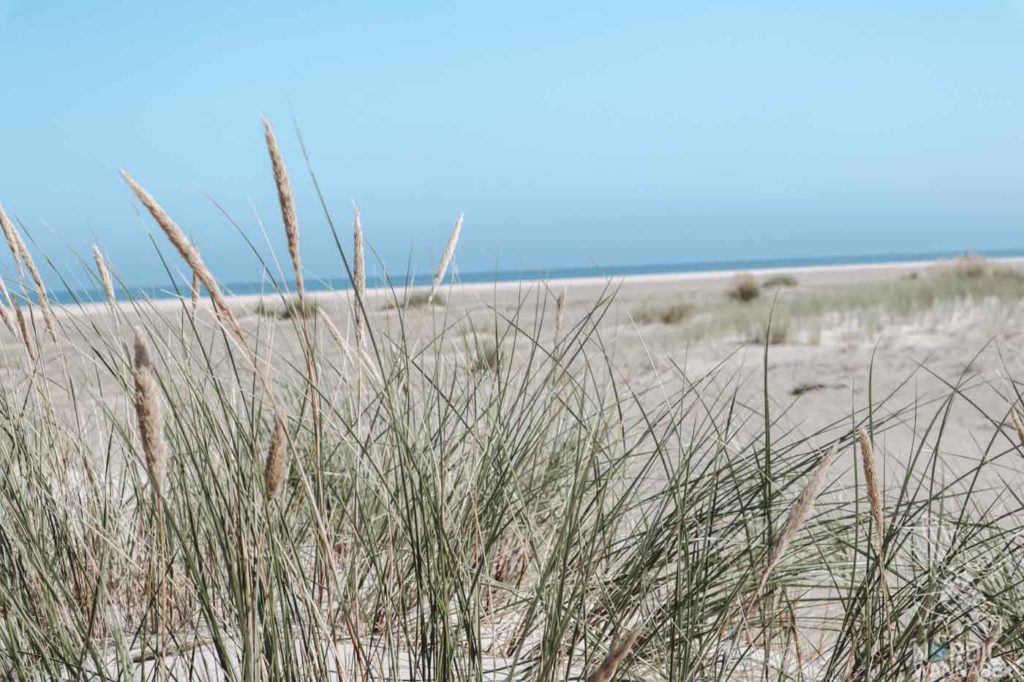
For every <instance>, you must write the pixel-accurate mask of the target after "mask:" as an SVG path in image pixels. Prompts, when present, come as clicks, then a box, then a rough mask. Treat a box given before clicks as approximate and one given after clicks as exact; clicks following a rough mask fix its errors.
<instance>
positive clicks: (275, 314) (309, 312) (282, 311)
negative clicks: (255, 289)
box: [254, 301, 320, 320]
mask: <svg viewBox="0 0 1024 682" xmlns="http://www.w3.org/2000/svg"><path fill="white" fill-rule="evenodd" d="M254 312H255V313H256V314H257V315H259V316H260V317H269V318H271V319H275V320H292V319H296V318H298V319H306V320H308V319H312V318H314V317H316V315H317V313H318V312H320V306H318V305H317V304H316V303H314V302H312V301H305V302H304V303H299V302H298V301H286V302H285V303H284V305H282V306H274V305H270V304H269V303H265V302H263V301H260V302H259V303H258V304H256V308H255V311H254Z"/></svg>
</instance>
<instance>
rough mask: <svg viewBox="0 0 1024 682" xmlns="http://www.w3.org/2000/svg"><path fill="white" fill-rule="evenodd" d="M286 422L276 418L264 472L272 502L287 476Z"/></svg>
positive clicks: (268, 495)
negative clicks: (285, 461) (285, 457)
mask: <svg viewBox="0 0 1024 682" xmlns="http://www.w3.org/2000/svg"><path fill="white" fill-rule="evenodd" d="M287 435H288V434H287V431H286V430H285V425H284V420H283V419H282V418H281V417H280V416H277V417H274V432H273V434H271V436H270V449H269V450H268V451H267V462H266V467H265V468H264V470H263V482H264V483H265V484H266V486H267V500H268V501H269V500H272V499H274V497H275V496H276V495H277V492H278V490H280V488H281V483H282V482H284V475H285V463H284V454H285V452H284V451H285V447H284V446H285V442H286V440H287Z"/></svg>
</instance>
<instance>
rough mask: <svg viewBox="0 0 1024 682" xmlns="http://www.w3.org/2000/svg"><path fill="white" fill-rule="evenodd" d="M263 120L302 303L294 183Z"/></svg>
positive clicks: (279, 150) (270, 131) (300, 261)
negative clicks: (289, 177) (293, 192)
mask: <svg viewBox="0 0 1024 682" xmlns="http://www.w3.org/2000/svg"><path fill="white" fill-rule="evenodd" d="M261 118H262V119H263V134H264V136H265V137H266V138H267V151H268V152H269V153H270V165H271V166H272V167H273V169H274V183H275V184H276V185H277V200H278V202H279V203H280V204H281V219H282V220H283V222H284V233H285V236H286V237H287V239H288V253H289V254H290V255H291V257H292V267H293V268H294V269H295V290H296V292H297V293H298V295H299V300H300V301H301V300H302V298H303V296H305V293H306V288H305V285H304V284H303V281H302V259H301V258H300V256H299V219H298V216H297V215H296V213H295V197H294V195H293V194H292V183H291V181H290V180H289V179H288V169H287V168H286V167H285V165H284V156H282V155H281V148H280V147H279V146H278V145H277V138H276V137H274V131H273V129H271V127H270V121H268V120H267V117H266V116H263V117H261Z"/></svg>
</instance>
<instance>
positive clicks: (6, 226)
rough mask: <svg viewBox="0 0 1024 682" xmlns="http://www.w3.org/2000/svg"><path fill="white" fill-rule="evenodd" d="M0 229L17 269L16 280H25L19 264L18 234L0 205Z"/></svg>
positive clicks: (22, 269) (22, 268)
mask: <svg viewBox="0 0 1024 682" xmlns="http://www.w3.org/2000/svg"><path fill="white" fill-rule="evenodd" d="M0 228H3V231H4V239H6V241H7V248H9V249H10V250H11V258H13V259H14V266H15V267H16V268H17V269H18V279H19V280H22V279H24V278H25V269H24V267H23V266H22V264H21V254H20V250H19V248H18V233H17V232H16V231H15V230H14V223H12V222H11V220H10V219H9V218H8V217H7V213H6V212H4V207H3V205H0Z"/></svg>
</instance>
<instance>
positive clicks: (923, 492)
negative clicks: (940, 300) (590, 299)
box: [0, 154, 1024, 680]
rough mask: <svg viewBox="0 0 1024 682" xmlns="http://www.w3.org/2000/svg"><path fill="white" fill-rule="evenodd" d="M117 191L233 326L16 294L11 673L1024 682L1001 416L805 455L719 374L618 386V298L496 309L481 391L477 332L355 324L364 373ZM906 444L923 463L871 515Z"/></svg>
mask: <svg viewBox="0 0 1024 682" xmlns="http://www.w3.org/2000/svg"><path fill="white" fill-rule="evenodd" d="M272 159H273V154H272ZM273 164H274V162H273V161H272V165H273ZM281 164H282V166H281V167H282V168H283V161H282V162H281ZM129 183H130V184H131V186H132V189H133V190H134V191H135V193H136V195H137V196H138V197H139V199H140V201H142V202H143V205H144V206H145V207H146V208H147V210H148V211H149V212H150V214H151V215H152V217H153V218H154V219H155V220H156V221H157V222H158V224H159V225H160V227H161V228H162V230H163V231H164V232H165V233H166V235H167V237H168V238H169V240H170V241H171V243H172V246H173V247H174V248H175V249H176V250H177V251H178V252H179V253H180V255H181V256H182V257H183V259H184V261H185V264H186V266H187V267H188V269H189V270H191V271H192V272H193V273H194V274H195V275H196V277H197V279H198V280H199V282H201V284H202V286H203V288H204V289H206V291H207V293H208V294H209V295H210V297H211V299H212V302H213V304H214V311H213V314H211V313H210V311H209V310H205V309H204V308H203V307H195V306H194V305H193V304H192V303H191V301H190V300H189V298H188V296H186V298H184V299H183V300H182V301H180V305H179V306H178V307H174V306H168V305H166V304H161V303H158V302H154V301H148V300H132V301H126V302H122V303H118V304H117V305H110V306H104V311H109V312H104V313H103V314H102V315H100V314H94V313H87V312H84V311H79V310H78V309H77V308H76V307H74V306H69V307H67V308H66V309H63V310H55V312H56V313H58V317H59V322H60V324H59V325H57V327H56V332H57V339H56V341H53V340H52V339H49V338H44V335H45V330H46V321H45V319H42V320H38V322H37V318H36V317H33V315H32V312H33V310H35V307H36V305H37V303H36V302H35V301H34V300H33V299H32V297H30V296H27V295H24V294H25V292H24V290H23V289H21V290H20V291H19V290H15V291H14V292H13V293H12V294H11V295H10V296H9V297H5V298H7V299H8V301H9V302H10V310H22V311H23V313H24V314H23V315H22V317H21V318H19V319H21V320H22V322H23V324H24V328H23V331H22V329H21V328H19V327H18V325H13V326H14V327H15V330H16V331H17V336H14V335H13V333H12V332H11V331H10V330H8V331H6V332H3V333H5V334H12V335H11V338H10V339H8V340H9V341H10V342H11V343H12V344H17V343H21V344H31V345H26V347H27V348H33V349H34V348H36V347H37V346H38V347H39V352H38V353H37V352H32V354H31V356H30V357H21V355H23V354H21V355H19V357H17V358H13V357H12V362H11V363H10V364H8V365H6V366H5V367H4V368H3V370H2V371H3V372H4V373H5V380H4V381H3V382H2V383H0V676H2V677H3V678H4V679H15V680H50V679H65V680H120V679H140V678H143V677H147V678H161V679H189V678H198V679H211V680H212V679H229V680H264V679H267V680H270V679H274V680H278V679H346V680H355V679H359V680H362V679H367V680H385V679H418V680H484V679H487V680H492V679H493V680H520V679H523V680H525V679H529V680H563V679H579V680H583V679H591V680H609V679H619V680H640V679H643V680H725V679H755V678H756V679H766V678H767V679H773V680H774V679H779V680H811V679H822V680H826V679H828V680H831V679H849V680H861V679H873V680H890V679H891V680H896V679H898V680H919V679H928V678H933V679H964V678H965V677H967V676H975V677H977V678H979V679H983V678H984V676H986V675H991V674H994V673H995V672H1000V674H1005V675H1009V676H1011V677H1013V676H1017V677H1019V676H1020V674H1021V673H1020V670H1019V668H1018V667H1017V663H1016V661H1017V660H1019V658H1020V656H1021V654H1022V653H1024V652H1022V646H1024V640H1022V626H1021V624H1022V622H1024V563H1022V562H1021V561H1020V556H1021V554H1022V551H1024V547H1022V546H1021V545H1022V541H1021V539H1020V526H1021V522H1020V520H1021V518H1022V517H1021V512H1022V505H1024V500H1022V498H1021V497H1020V496H1019V495H1017V494H1015V493H1014V491H1013V490H1012V489H1010V490H1007V491H1004V494H1003V495H1002V496H1001V497H998V498H993V497H991V496H986V491H985V490H983V489H982V488H981V487H980V486H978V485H977V484H976V481H977V480H979V478H980V477H983V476H985V475H987V474H988V473H989V472H990V471H992V468H993V467H1006V466H1018V467H1019V462H1020V458H1021V452H1022V450H1021V447H1022V445H1021V444H1020V442H1019V441H1018V438H1017V436H1016V434H1015V433H1014V432H1013V431H1012V429H1013V428H1014V424H1016V423H1017V422H1019V418H1018V417H1016V411H1017V410H1019V409H1020V405H1019V404H1018V403H1019V402H1020V401H1019V400H1018V399H1016V398H1015V397H1014V396H1013V394H1009V395H1006V396H1004V397H1005V402H1006V409H1005V411H1004V412H1002V413H1001V414H996V415H991V416H988V417H986V419H985V420H984V426H979V427H978V428H979V429H987V430H988V433H987V436H986V438H987V439H988V440H985V439H982V438H978V439H977V442H978V443H979V445H978V446H977V448H978V451H977V457H976V458H975V459H974V460H973V461H972V462H969V463H966V464H964V463H962V462H961V463H960V464H961V467H960V468H959V469H957V470H956V471H955V472H951V471H949V470H946V469H944V468H943V466H942V462H941V456H940V453H941V450H942V448H941V443H942V432H943V425H944V420H945V419H946V418H947V415H948V411H947V409H946V403H945V402H943V401H941V400H940V401H939V402H933V403H924V404H923V405H921V406H919V407H921V408H922V409H932V410H933V412H934V415H935V417H934V420H933V421H932V422H931V423H922V424H917V425H908V424H912V422H910V420H907V419H906V417H907V413H906V412H905V411H904V410H903V409H902V408H901V407H899V406H898V405H893V404H890V401H888V400H886V399H884V398H883V399H878V400H875V401H874V402H873V403H872V404H870V405H866V406H864V407H862V408H859V409H856V410H851V413H850V414H849V415H848V416H847V418H846V419H844V420H842V421H841V422H839V423H836V424H834V425H832V426H831V427H829V428H825V429H823V430H821V431H818V432H815V433H800V434H797V433H792V432H783V433H779V432H774V431H772V429H775V428H776V427H775V426H774V422H773V421H772V419H771V418H770V417H769V415H765V414H761V413H760V412H759V410H758V408H756V407H752V406H749V405H744V404H742V403H741V402H740V401H737V400H735V397H736V395H737V394H736V389H735V387H733V386H730V379H729V377H728V376H727V375H725V374H724V373H722V374H720V375H714V376H706V377H689V376H684V375H682V374H680V376H679V377H677V378H678V379H680V380H679V381H676V382H674V383H671V384H666V386H665V388H664V390H662V391H658V392H657V393H654V392H647V391H633V390H630V389H631V388H632V387H631V386H629V385H628V384H627V383H625V382H624V381H623V380H621V379H618V378H617V373H616V372H615V371H614V368H615V357H614V356H613V355H610V354H609V353H610V352H611V351H608V350H606V349H607V346H606V345H604V344H603V342H602V339H601V337H600V332H599V323H600V321H601V319H602V317H603V316H604V314H605V313H606V311H607V307H608V306H609V305H611V304H612V303H611V300H610V299H608V298H605V299H603V300H601V301H600V302H598V303H594V304H593V305H592V306H591V307H590V308H589V309H587V308H586V307H585V305H586V304H585V302H584V301H574V304H573V314H572V316H571V320H570V319H568V317H567V316H566V317H563V313H564V309H565V303H564V297H560V298H561V302H558V303H556V310H555V315H554V316H552V315H551V314H550V312H549V313H548V314H547V315H544V310H543V303H536V301H543V300H544V299H543V297H540V298H537V299H536V301H535V302H531V300H530V299H529V298H528V297H527V296H524V298H523V299H522V300H521V301H520V302H519V304H518V305H517V306H514V309H511V310H510V309H507V308H502V311H501V312H500V313H498V312H495V316H494V317H495V319H494V325H493V327H492V329H491V330H490V331H489V332H483V331H481V334H488V335H489V334H491V333H493V338H492V339H491V340H490V341H491V342H493V344H494V346H493V347H494V348H496V349H497V348H500V349H501V350H502V354H501V356H500V361H498V362H496V363H495V364H494V366H493V368H488V371H478V370H477V368H476V367H475V366H474V365H475V364H476V363H475V361H474V359H473V357H472V355H470V356H469V357H467V354H466V353H465V348H466V340H465V339H464V338H461V337H459V336H458V334H457V333H456V331H455V330H457V329H458V328H459V325H458V322H459V321H458V320H452V319H449V318H450V317H455V316H458V315H459V313H458V312H457V308H456V307H455V306H446V307H434V308H427V309H419V310H413V309H411V308H407V307H405V306H400V307H397V308H395V309H393V310H387V311H385V310H381V307H382V306H381V305H380V304H379V301H378V303H377V304H376V305H364V306H363V308H362V309H363V310H364V312H366V315H365V319H364V320H363V322H364V323H365V327H364V328H363V331H362V333H363V334H364V335H365V336H364V341H365V344H364V347H363V348H360V347H359V346H356V345H355V344H354V343H352V341H351V338H350V337H351V335H352V334H354V331H355V330H354V327H352V326H351V311H352V309H351V307H350V306H348V305H347V304H346V305H345V306H344V307H342V308H330V307H327V306H325V307H324V308H322V309H321V310H320V311H319V312H318V314H317V315H316V317H314V318H305V317H290V318H288V319H279V318H277V317H265V316H259V315H249V316H244V317H243V316H241V315H240V313H241V312H242V311H243V309H242V308H241V307H239V305H237V304H236V303H235V302H233V301H232V300H231V299H229V298H228V297H227V296H226V295H224V294H223V289H222V288H221V286H220V285H219V283H218V282H217V281H216V279H215V275H214V273H213V272H211V271H210V270H209V268H207V267H206V265H205V263H204V262H203V260H202V258H201V256H200V254H199V250H198V249H197V248H196V246H195V245H193V244H191V243H190V242H189V241H188V240H187V239H185V237H184V233H183V232H182V231H181V230H180V228H178V227H177V225H176V224H175V223H173V221H172V220H171V219H170V218H169V216H168V215H167V214H166V213H165V212H164V211H163V209H162V208H160V206H159V204H157V203H156V201H155V199H153V198H152V197H151V196H149V195H148V194H147V193H146V192H145V190H143V189H142V188H141V187H140V186H139V185H137V184H136V183H134V181H132V180H131V179H130V178H129ZM280 184H281V183H280V178H278V185H279V186H280ZM286 212H287V210H286ZM328 217H330V216H328ZM467 234H468V233H467ZM361 237H362V233H361V226H360V241H361ZM366 237H367V239H368V240H372V238H373V231H372V225H370V224H368V225H367V232H366ZM453 237H457V230H456V231H455V234H454V235H453ZM337 241H338V243H339V244H340V243H341V240H340V239H338V240H337ZM452 241H453V247H452V248H454V238H453V240H452ZM296 245H297V242H296ZM447 250H448V249H446V251H447ZM296 253H297V251H296ZM351 255H352V254H345V257H346V258H348V257H349V256H351ZM443 260H449V261H450V254H449V257H448V258H447V259H443ZM112 265H113V264H112ZM254 267H266V264H265V263H262V262H254ZM266 272H268V273H269V268H267V269H266ZM296 272H297V273H298V272H299V270H297V271H296ZM90 276H91V277H92V278H93V279H94V281H96V282H98V283H102V280H103V279H104V276H103V274H102V272H91V273H90ZM270 279H271V280H272V282H273V286H274V288H275V291H274V292H273V293H274V294H275V295H277V296H279V297H280V298H281V300H282V301H289V300H290V298H289V297H290V296H291V293H290V291H289V290H288V289H287V288H286V287H285V286H284V285H283V284H281V283H278V282H276V280H273V278H270ZM442 280H443V273H442ZM973 281H975V280H972V282H973ZM978 281H981V280H980V279H979V280H978ZM21 286H22V283H21V282H19V283H17V285H15V287H16V288H19V289H20V287H21ZM972 286H973V285H972ZM192 288H193V290H198V286H193V287H192ZM454 295H455V294H450V297H452V296H454ZM361 296H362V294H361ZM365 296H366V297H367V298H368V299H370V300H378V299H375V298H374V296H376V294H375V293H373V292H367V293H365ZM388 296H389V297H390V299H391V300H395V301H397V300H401V294H399V293H397V292H389V293H388ZM36 300H38V299H36ZM344 300H345V301H348V300H349V299H347V298H346V299H344ZM380 300H383V299H380ZM8 301H5V303H7V302H8ZM756 305H757V304H751V305H749V306H747V310H748V311H754V310H757V307H756ZM339 310H341V312H340V313H338V311H339ZM495 310H496V311H497V308H495ZM235 311H237V312H238V313H239V314H238V315H236V312H235ZM750 314H752V313H750ZM103 315H107V316H106V317H104V316H103ZM335 315H337V318H336V319H332V318H333V317H335ZM431 316H432V317H431ZM424 317H426V318H428V319H436V320H441V321H438V322H436V324H435V326H432V327H430V328H429V332H428V333H415V331H414V330H416V329H423V325H422V322H423V318H424ZM545 320H546V322H545ZM534 322H536V324H534ZM552 323H557V324H559V325H562V326H561V328H560V329H559V332H558V334H553V333H552V332H553V331H554V330H553V328H549V327H547V326H546V325H550V324H552ZM321 324H322V327H321V326H320V325H321ZM37 325H38V326H39V328H38V329H37V328H36V326H37ZM417 325H419V326H418V327H417ZM428 326H429V325H428ZM134 328H137V329H138V339H139V340H140V342H141V345H139V344H136V343H135V342H134V341H133V338H132V337H131V336H130V334H131V330H133V329H134ZM0 331H2V330H0ZM288 339H291V342H289V341H288ZM143 340H144V341H143ZM307 341H308V343H307ZM289 343H290V345H289ZM356 353H358V354H359V355H355V354H356ZM13 360H16V362H14V361H13ZM70 367H77V368H81V369H80V371H77V372H76V371H70V370H67V368H70ZM357 367H358V368H362V370H363V371H359V372H357V371H356V368H357ZM678 371H679V372H680V373H681V372H682V370H678ZM83 372H84V373H87V375H88V380H86V381H83V380H81V379H80V377H81V374H82V373H83ZM357 383H358V385H359V387H360V389H359V391H357ZM960 391H961V389H960V388H959V387H958V386H951V387H950V389H949V396H947V397H948V398H949V399H951V400H952V399H958V398H959V397H960ZM357 394H359V395H360V398H359V399H356V396H357ZM804 399H807V400H811V399H814V394H809V395H808V396H805V398H804ZM314 414H316V415H318V416H317V417H316V418H314V416H313V415H314ZM862 428H863V429H866V431H865V432H864V436H861V440H860V441H858V436H859V434H861V431H860V429H862ZM897 428H914V429H917V430H918V431H916V432H915V434H916V435H917V436H919V439H918V440H916V441H915V442H920V443H922V445H921V446H920V447H919V448H918V449H916V450H915V452H914V453H912V456H910V457H909V458H907V460H906V461H905V462H904V467H903V469H902V470H900V472H899V473H898V476H897V480H896V484H895V485H893V484H888V486H887V488H886V489H885V490H884V491H883V490H881V485H882V483H881V482H880V480H879V478H880V476H876V479H875V481H876V482H875V484H870V483H869V485H868V487H867V489H865V486H864V484H863V482H861V481H859V480H858V479H857V476H856V475H855V464H856V462H857V460H858V455H860V456H861V458H862V459H863V458H864V457H866V456H867V455H865V450H864V448H865V444H864V440H863V438H864V437H865V436H866V435H867V434H868V433H870V436H871V438H873V439H874V440H875V442H876V443H877V442H879V439H880V438H881V436H882V435H884V434H885V433H886V431H887V430H888V429H897ZM1004 428H1005V429H1006V430H1007V432H1006V433H1003V431H1002V429H1004ZM1018 428H1019V427H1018ZM766 429H768V430H769V433H767V434H766V433H765V430H766ZM766 435H767V436H769V437H767V438H766ZM858 446H860V447H858ZM870 446H871V443H870V440H869V442H868V443H867V447H870ZM876 450H877V448H876V449H875V450H872V451H871V452H870V455H871V457H872V464H875V463H876V462H875V460H874V458H876V457H878V459H881V457H880V456H879V453H878V452H877V451H876ZM768 462H770V469H769V467H768ZM876 469H877V467H876ZM769 470H770V472H771V479H770V480H768V479H767V478H766V472H767V471H769ZM875 473H876V474H878V472H877V470H876V472H875ZM872 485H874V490H876V491H877V500H875V501H872V500H873V499H874V498H875V497H876V493H875V492H872ZM155 489H156V490H155ZM155 492H158V493H159V494H158V495H155V494H154V493H155ZM883 492H884V494H885V498H884V499H883V498H882V493H883ZM994 500H997V501H998V504H996V503H995V502H994ZM879 513H881V514H884V517H883V519H882V521H884V527H883V523H882V522H881V521H880V520H879V517H878V515H879ZM876 533H884V535H883V536H882V537H881V538H880V537H879V535H876ZM880 541H881V543H882V544H883V550H884V562H883V561H880V554H882V553H883V552H880V551H879V550H878V546H879V542H880ZM883 564H884V565H883ZM883 594H884V595H887V596H885V597H884V598H883V597H882V595H883Z"/></svg>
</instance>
